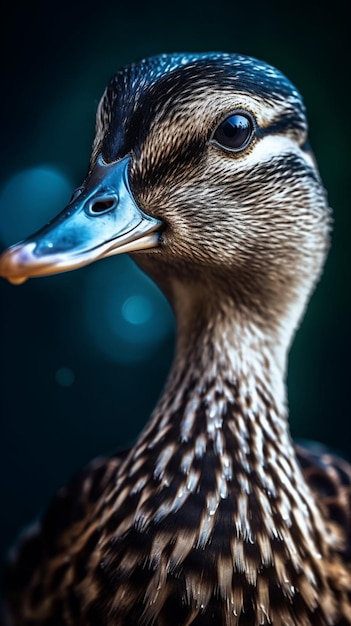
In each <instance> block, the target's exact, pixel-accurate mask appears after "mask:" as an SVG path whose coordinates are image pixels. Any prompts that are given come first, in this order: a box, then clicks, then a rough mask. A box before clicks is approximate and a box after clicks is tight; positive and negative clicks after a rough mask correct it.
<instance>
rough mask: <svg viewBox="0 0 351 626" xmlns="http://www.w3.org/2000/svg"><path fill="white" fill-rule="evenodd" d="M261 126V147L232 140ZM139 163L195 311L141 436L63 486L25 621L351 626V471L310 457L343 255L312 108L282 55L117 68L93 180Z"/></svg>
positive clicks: (26, 590)
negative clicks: (230, 123) (307, 366)
mask: <svg viewBox="0 0 351 626" xmlns="http://www.w3.org/2000/svg"><path fill="white" fill-rule="evenodd" d="M233 111H238V112H243V111H244V112H246V113H247V115H249V116H250V119H252V120H254V122H253V124H254V128H253V133H252V140H251V141H250V143H249V145H248V146H247V148H245V150H242V151H235V150H233V151H229V150H224V149H223V148H221V147H220V146H218V145H217V144H216V142H214V141H213V133H214V131H215V129H216V128H217V127H218V124H220V123H221V121H222V120H223V119H225V118H226V116H227V117H228V115H230V114H231V113H232V112H233ZM126 155H130V165H129V172H128V176H129V183H130V187H131V190H132V193H133V197H134V200H135V202H136V203H137V204H138V206H139V207H140V208H142V210H143V211H145V212H146V213H147V214H149V215H151V216H153V217H155V218H157V219H160V220H161V221H162V223H163V231H162V234H161V235H160V245H159V246H158V247H155V248H152V249H150V250H148V251H146V252H138V253H137V254H135V255H134V258H135V260H136V262H137V263H138V264H139V265H140V267H141V268H142V269H143V270H145V271H146V272H147V273H148V274H149V275H150V276H151V277H152V278H154V280H155V281H156V282H157V283H158V284H159V286H160V287H161V288H162V289H163V291H164V292H165V294H166V295H167V297H168V298H169V300H170V302H171V304H172V306H173V309H174V311H175V314H176V317H177V326H178V338H177V348H176V356H175V360H174V364H173V367H172V370H171V373H170V375H169V378H168V381H167V383H166V386H165V389H164V392H163V394H162V395H161V398H160V400H159V402H158V404H157V406H156V408H155V410H154V412H153V415H152V416H151V419H150V421H149V422H148V424H147V425H146V426H145V428H144V431H143V432H142V433H141V435H140V437H139V438H138V439H137V441H136V443H135V444H134V445H133V446H132V447H131V448H130V450H128V451H125V452H123V453H121V454H119V455H115V456H113V457H111V458H107V459H102V460H98V461H96V462H94V463H93V464H92V465H90V466H89V467H88V468H86V469H85V470H83V472H82V473H81V474H80V475H79V476H78V477H77V478H76V479H75V480H74V481H73V482H72V483H71V484H70V485H69V486H68V487H67V488H65V489H63V490H62V491H61V492H60V493H59V494H58V496H56V499H55V500H54V501H53V504H52V506H51V508H50V509H49V511H48V512H47V513H46V514H45V515H44V517H43V519H42V521H41V523H40V524H39V525H38V526H37V529H36V530H35V531H33V532H32V534H31V536H30V537H28V539H27V541H24V542H23V543H22V547H20V548H19V551H18V553H17V555H15V556H14V559H13V561H12V563H11V564H10V566H9V571H8V576H7V589H8V591H7V593H8V604H9V607H10V608H11V614H12V616H13V620H12V621H11V620H10V618H9V624H13V625H14V626H17V625H18V626H21V625H22V624H23V625H24V626H35V625H38V626H44V625H46V626H49V625H51V626H53V625H54V624H57V625H59V624H66V625H68V626H70V625H73V624H74V625H78V626H79V625H81V626H88V625H91V626H93V625H94V626H190V625H193V626H210V625H211V626H213V625H215V626H264V625H270V624H272V625H274V626H348V625H350V624H351V469H350V466H349V465H348V464H347V463H346V462H343V461H341V460H340V459H338V458H337V457H335V456H333V455H331V454H329V453H328V452H323V453H322V454H320V453H315V452H313V451H310V450H306V449H304V448H303V447H301V446H294V444H293V442H292V440H291V438H290V433H289V427H288V419H287V418H288V411H287V403H286V390H285V374H286V360H287V352H288V349H289V346H290V344H291V341H292V339H293V335H294V332H295V329H296V327H297V325H298V324H299V322H300V319H301V317H302V314H303V311H304V308H305V306H306V302H307V300H308V297H309V295H310V293H311V291H312V290H313V288H314V286H315V284H316V282H317V281H318V278H319V276H320V273H321V269H322V266H323V263H324V259H325V254H326V251H327V249H328V246H329V230H330V210H329V207H328V203H327V198H326V193H325V191H324V189H323V186H322V183H321V181H320V177H319V174H318V170H317V167H316V163H315V161H314V158H313V155H312V153H311V152H310V149H309V148H308V143H307V122H306V118H305V110H304V106H303V103H302V100H301V98H300V96H299V94H298V92H297V91H296V89H295V88H294V87H293V85H291V83H290V82H289V81H288V80H287V79H286V78H285V77H284V76H283V75H282V74H280V72H278V71H277V70H275V69H274V68H272V67H270V66H268V65H266V64H265V63H263V62H260V61H256V60H254V59H251V58H248V57H243V56H241V55H228V54H220V53H214V54H199V55H197V54H187V55H161V56H159V57H154V58H152V59H149V60H144V61H141V62H140V63H137V64H133V65H131V66H130V67H128V68H126V69H125V70H122V71H120V72H118V74H117V75H116V76H115V77H114V78H113V79H112V81H111V82H110V84H109V85H108V87H107V89H106V91H105V93H104V95H103V98H102V100H101V102H100V105H99V108H98V113H97V126H96V137H95V141H94V146H93V151H92V157H91V163H90V170H92V168H93V166H94V164H95V163H96V160H97V159H98V158H100V157H101V158H102V159H103V160H104V162H105V163H111V162H114V161H118V160H119V159H122V158H124V157H125V156H126Z"/></svg>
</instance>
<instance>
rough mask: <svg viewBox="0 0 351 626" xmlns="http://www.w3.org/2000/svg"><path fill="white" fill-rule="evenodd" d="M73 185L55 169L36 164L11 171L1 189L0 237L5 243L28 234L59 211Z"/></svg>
mask: <svg viewBox="0 0 351 626" xmlns="http://www.w3.org/2000/svg"><path fill="white" fill-rule="evenodd" d="M72 189H73V185H72V184H71V182H70V181H69V180H68V178H67V176H65V174H63V173H62V172H61V171H60V170H59V169H58V168H56V167H54V166H51V165H39V166H37V167H32V168H29V169H25V170H22V171H20V172H18V173H17V174H14V175H13V176H12V177H11V178H9V180H8V181H7V182H6V183H5V185H4V186H3V187H2V189H1V190H0V217H1V219H0V239H1V241H2V243H3V244H4V245H5V246H9V245H11V244H13V243H16V242H17V241H19V240H20V239H23V238H25V237H28V236H29V235H31V234H32V233H33V232H35V231H36V230H38V229H39V228H41V227H42V226H43V225H44V224H45V223H46V222H48V221H49V220H50V219H51V218H52V217H54V216H55V215H56V214H57V213H58V212H59V211H61V210H62V209H63V208H64V206H65V205H66V204H68V202H69V200H70V196H71V194H72Z"/></svg>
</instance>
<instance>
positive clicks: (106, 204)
mask: <svg viewBox="0 0 351 626" xmlns="http://www.w3.org/2000/svg"><path fill="white" fill-rule="evenodd" d="M117 202H118V198H117V197H112V198H96V199H95V200H92V201H91V202H90V203H89V206H88V213H89V215H101V213H107V212H108V211H111V209H113V208H114V207H115V206H116V205H117Z"/></svg>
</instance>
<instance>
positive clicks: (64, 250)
mask: <svg viewBox="0 0 351 626" xmlns="http://www.w3.org/2000/svg"><path fill="white" fill-rule="evenodd" d="M129 162H130V157H125V158H124V159H122V160H120V161H118V162H115V163H110V164H107V163H104V161H103V159H102V157H101V156H99V157H98V159H97V162H96V164H95V166H94V168H93V169H92V171H91V173H90V174H89V176H88V177H87V179H86V180H85V182H84V183H83V185H82V187H80V188H79V189H78V190H76V192H75V193H74V194H73V197H72V200H71V201H70V203H69V204H68V206H67V207H66V208H65V209H64V210H63V211H62V213H60V214H59V215H58V216H57V217H56V218H54V219H53V220H52V221H51V222H49V224H47V225H46V226H44V228H42V229H41V230H39V231H38V232H37V233H35V234H34V235H32V236H31V237H29V238H28V239H25V240H24V241H21V242H20V243H18V244H16V245H14V246H11V248H8V250H6V251H5V252H4V253H3V254H2V256H1V257H0V276H3V277H4V278H7V279H8V280H9V281H10V282H12V283H16V284H17V283H22V282H24V281H25V280H26V279H27V278H31V277H33V276H44V275H47V274H56V273H58V272H65V271H67V270H71V269H75V268H77V267H82V266H83V265H87V264H88V263H92V262H93V261H96V260H97V259H101V258H103V257H107V256H112V255H114V254H120V253H122V252H135V251H137V250H146V249H148V248H152V247H155V246H157V245H158V244H159V231H160V228H161V226H162V222H160V221H159V220H157V219H155V218H153V217H150V216H149V215H146V214H145V213H144V212H143V211H142V210H141V209H140V208H139V207H138V205H137V204H136V202H135V200H134V198H133V195H132V192H131V190H130V187H129V181H128V165H129Z"/></svg>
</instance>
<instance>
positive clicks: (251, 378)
mask: <svg viewBox="0 0 351 626" xmlns="http://www.w3.org/2000/svg"><path fill="white" fill-rule="evenodd" d="M175 301H176V302H177V303H180V305H178V310H176V316H177V321H178V341H177V349H176V356H175V360H174V363H173V367H172V370H171V373H170V376H169V379H168V383H167V385H166V389H165V392H164V394H163V395H162V397H161V399H160V401H159V403H158V405H157V407H156V409H155V412H154V415H153V419H152V421H151V424H150V427H151V430H150V431H149V429H147V432H150V434H151V432H153V436H155V434H156V433H155V430H157V432H158V433H159V436H160V435H161V433H162V431H163V429H164V428H167V429H168V428H169V427H170V425H171V428H172V435H173V437H174V438H175V440H176V441H178V442H179V441H180V442H183V443H187V442H193V443H194V445H195V446H196V445H198V446H200V445H201V444H200V441H203V442H206V445H207V444H208V445H210V446H211V445H212V447H213V448H214V450H217V452H220V451H221V452H222V453H223V452H224V449H225V448H226V447H227V446H228V445H229V442H228V441H227V439H228V429H229V430H230V432H231V437H230V448H231V451H232V449H233V448H235V449H237V450H238V451H239V450H240V454H241V455H242V453H243V449H244V448H246V446H249V447H251V452H250V455H251V457H252V451H253V450H255V451H257V455H258V457H259V459H257V460H258V462H259V463H260V465H262V463H263V456H262V455H263V449H262V448H260V446H259V445H258V440H260V441H261V444H262V445H263V442H264V440H265V439H267V440H277V439H279V440H280V442H281V444H282V446H284V447H283V452H285V454H286V456H287V457H288V456H289V454H291V449H290V448H291V444H290V438H289V434H288V423H287V409H286V396H285V384H284V376H285V354H286V346H284V345H282V341H281V338H280V336H279V333H278V332H276V333H272V335H269V334H267V332H263V330H262V327H261V325H260V323H259V321H256V320H254V319H253V317H252V316H251V317H249V316H248V315H246V314H245V312H243V311H239V310H238V309H237V308H236V307H235V306H234V303H233V302H231V301H230V300H226V299H224V298H222V299H216V298H214V297H212V298H211V299H209V298H208V297H207V298H206V300H205V299H204V298H198V299H197V300H195V302H194V298H191V297H189V293H187V292H186V293H184V294H182V293H179V289H178V293H177V297H176V298H175ZM175 431H176V432H175ZM147 432H146V433H145V435H146V436H147ZM258 432H259V433H260V435H259V437H258V439H257V441H256V443H255V445H253V444H254V442H253V441H250V440H251V439H252V438H253V437H255V438H257V433H258ZM199 437H200V439H199ZM282 438H283V439H284V441H283V439H282ZM244 441H246V446H244V448H243V442H244Z"/></svg>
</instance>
